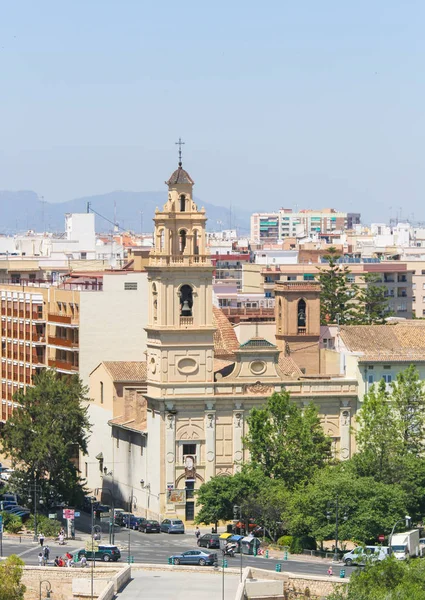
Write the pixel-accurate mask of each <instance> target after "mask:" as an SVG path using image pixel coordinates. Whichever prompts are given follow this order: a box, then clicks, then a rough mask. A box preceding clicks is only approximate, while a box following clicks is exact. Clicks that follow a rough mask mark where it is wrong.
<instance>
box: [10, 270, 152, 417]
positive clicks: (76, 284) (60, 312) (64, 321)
mask: <svg viewBox="0 0 425 600" xmlns="http://www.w3.org/2000/svg"><path fill="white" fill-rule="evenodd" d="M78 275H79V274H78V273H76V274H74V277H73V278H72V280H71V279H68V280H67V281H65V282H63V283H57V284H53V283H52V282H48V281H45V282H33V281H30V280H29V279H26V280H25V279H20V281H19V283H7V284H0V299H1V341H2V346H1V355H0V358H1V365H2V372H1V374H2V384H1V392H2V393H1V403H2V409H1V421H5V420H6V419H7V418H8V416H10V414H11V412H12V410H13V405H14V403H13V395H14V393H15V392H16V391H18V389H19V388H21V389H25V387H26V386H28V385H31V384H32V379H33V376H34V375H35V374H36V373H38V372H39V371H40V370H41V369H46V368H53V369H56V370H57V372H58V373H62V374H63V375H64V376H66V375H72V374H75V373H78V374H79V375H80V377H81V379H82V381H83V383H84V384H86V385H87V384H88V382H89V375H90V372H91V371H92V370H93V369H94V368H95V367H96V366H97V365H98V364H99V363H100V362H102V361H103V360H118V359H120V360H121V359H122V360H142V359H143V357H144V354H143V353H144V350H145V349H146V333H145V331H144V326H145V325H146V319H147V274H146V272H140V273H137V272H124V271H118V272H109V273H98V274H96V273H91V274H90V276H88V275H87V274H84V273H81V274H80V276H78Z"/></svg>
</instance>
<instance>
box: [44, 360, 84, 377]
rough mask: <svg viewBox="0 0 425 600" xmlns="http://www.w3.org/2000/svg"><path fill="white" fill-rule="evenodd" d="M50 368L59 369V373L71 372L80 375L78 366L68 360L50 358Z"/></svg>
mask: <svg viewBox="0 0 425 600" xmlns="http://www.w3.org/2000/svg"><path fill="white" fill-rule="evenodd" d="M49 367H52V368H53V369H57V370H58V371H70V372H72V373H78V366H77V365H73V364H72V362H69V361H67V360H55V359H53V358H49Z"/></svg>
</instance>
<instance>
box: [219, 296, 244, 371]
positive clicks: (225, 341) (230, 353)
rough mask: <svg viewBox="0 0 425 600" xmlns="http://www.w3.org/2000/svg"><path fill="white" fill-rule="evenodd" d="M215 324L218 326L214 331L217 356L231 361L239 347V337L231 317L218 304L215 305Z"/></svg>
mask: <svg viewBox="0 0 425 600" xmlns="http://www.w3.org/2000/svg"><path fill="white" fill-rule="evenodd" d="M213 325H214V327H216V328H217V329H216V331H215V332H214V355H215V358H221V359H224V360H230V361H231V360H232V359H234V358H235V355H234V353H235V350H237V349H238V348H239V342H238V338H237V337H236V333H235V330H234V329H233V327H232V324H231V323H230V321H229V319H228V318H227V317H226V315H225V314H224V313H223V311H221V310H220V309H219V308H217V307H216V306H214V307H213ZM233 362H234V360H233Z"/></svg>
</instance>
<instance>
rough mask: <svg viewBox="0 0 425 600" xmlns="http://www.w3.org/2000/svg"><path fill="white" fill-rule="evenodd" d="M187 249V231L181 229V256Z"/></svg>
mask: <svg viewBox="0 0 425 600" xmlns="http://www.w3.org/2000/svg"><path fill="white" fill-rule="evenodd" d="M185 248H186V230H185V229H180V231H179V249H180V252H181V254H183V252H184V249H185Z"/></svg>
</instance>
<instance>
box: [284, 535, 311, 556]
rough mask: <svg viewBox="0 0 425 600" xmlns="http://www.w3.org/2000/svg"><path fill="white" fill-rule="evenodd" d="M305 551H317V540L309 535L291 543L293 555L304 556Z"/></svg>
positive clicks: (294, 539)
mask: <svg viewBox="0 0 425 600" xmlns="http://www.w3.org/2000/svg"><path fill="white" fill-rule="evenodd" d="M303 550H316V540H315V539H314V538H312V537H310V536H308V535H304V536H302V537H294V538H293V539H292V542H291V546H290V552H291V554H302V551H303Z"/></svg>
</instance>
